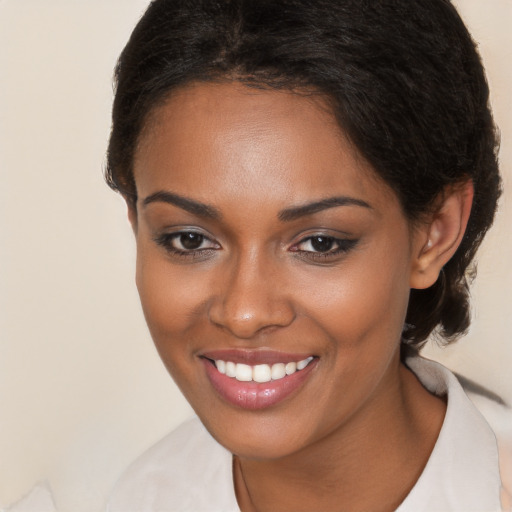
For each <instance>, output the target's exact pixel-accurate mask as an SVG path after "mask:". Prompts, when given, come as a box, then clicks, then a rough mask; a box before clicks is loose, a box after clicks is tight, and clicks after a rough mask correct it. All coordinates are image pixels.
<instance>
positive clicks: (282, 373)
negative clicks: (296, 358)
mask: <svg viewBox="0 0 512 512" xmlns="http://www.w3.org/2000/svg"><path fill="white" fill-rule="evenodd" d="M283 377H286V370H285V368H284V363H276V364H273V365H272V380H279V379H282V378H283Z"/></svg>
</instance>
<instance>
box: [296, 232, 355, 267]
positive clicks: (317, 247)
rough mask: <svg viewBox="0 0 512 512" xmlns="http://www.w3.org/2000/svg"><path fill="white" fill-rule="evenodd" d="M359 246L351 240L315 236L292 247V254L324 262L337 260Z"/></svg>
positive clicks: (304, 239)
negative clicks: (295, 253)
mask: <svg viewBox="0 0 512 512" xmlns="http://www.w3.org/2000/svg"><path fill="white" fill-rule="evenodd" d="M356 244H357V240H355V239H351V238H335V237H333V236H328V235H322V234H318V235H313V236H308V237H307V238H303V239H302V240H301V241H300V242H299V243H298V244H296V245H294V246H293V247H291V251H292V252H297V253H300V254H302V255H303V256H304V257H306V258H309V259H312V260H318V259H319V258H321V260H322V261H326V260H327V259H331V260H332V259H335V258H339V257H341V256H342V255H343V254H345V253H347V252H348V251H350V250H351V249H352V248H353V247H355V245H356Z"/></svg>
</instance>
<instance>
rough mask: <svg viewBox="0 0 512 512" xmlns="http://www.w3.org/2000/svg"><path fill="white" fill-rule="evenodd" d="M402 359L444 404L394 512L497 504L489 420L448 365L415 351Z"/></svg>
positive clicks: (493, 440) (496, 462) (487, 507)
mask: <svg viewBox="0 0 512 512" xmlns="http://www.w3.org/2000/svg"><path fill="white" fill-rule="evenodd" d="M406 365H407V366H408V367H409V368H410V369H411V371H412V372H413V373H414V374H415V375H416V377H417V378H418V379H419V381H420V382H421V383H422V385H423V386H424V387H425V388H426V389H428V390H429V391H430V392H431V393H433V394H436V395H439V396H444V397H445V398H446V402H447V409H446V413H445V418H444V422H443V425H442V428H441V431H440V433H439V436H438V439H437V442H436V445H435V447H434V450H433V451H432V453H431V456H430V458H429V460H428V462H427V465H426V466H425V468H424V470H423V473H422V475H421V476H420V478H419V480H418V482H417V483H416V486H415V487H414V488H413V489H412V491H411V493H410V494H409V496H408V497H407V499H406V500H405V501H404V503H403V504H402V506H401V507H400V508H399V510H400V512H406V511H414V512H418V511H422V512H423V511H425V512H426V511H430V510H454V511H455V510H464V511H468V512H469V511H474V512H477V511H482V510H489V511H491V510H493V511H495V510H500V503H499V501H500V486H501V479H500V472H499V458H498V449H497V446H496V433H495V432H494V431H493V429H492V428H491V426H490V425H489V422H488V421H487V420H486V419H485V418H484V416H483V415H482V413H481V412H480V411H479V410H478V409H477V407H476V406H475V405H474V404H473V403H472V402H471V400H470V398H468V396H467V394H466V392H465V391H464V389H463V387H462V386H461V384H460V382H459V380H458V379H457V377H456V376H455V375H454V374H453V373H452V372H451V371H450V370H448V369H447V368H445V367H444V366H442V365H441V364H439V363H436V362H434V361H429V360H426V359H423V358H421V357H412V358H408V359H407V360H406ZM496 405H498V404H496ZM499 407H501V406H499ZM502 412H503V413H505V414H506V410H503V411H502ZM432 489H436V490H437V491H436V493H432Z"/></svg>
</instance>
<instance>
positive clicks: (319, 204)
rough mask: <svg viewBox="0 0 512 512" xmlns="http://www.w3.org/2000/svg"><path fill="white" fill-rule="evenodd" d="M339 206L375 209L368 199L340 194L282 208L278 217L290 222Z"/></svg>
mask: <svg viewBox="0 0 512 512" xmlns="http://www.w3.org/2000/svg"><path fill="white" fill-rule="evenodd" d="M337 206H360V207H362V208H368V209H369V210H373V208H372V207H371V206H370V205H369V204H368V203H367V202H366V201H363V200H361V199H356V198H354V197H347V196H338V197H328V198H326V199H321V200H320V201H315V202H314V203H308V204H304V205H301V206H293V207H291V208H286V209H285V210H281V211H280V212H279V215H278V218H279V220H281V221H283V222H290V221H293V220H296V219H299V218H301V217H305V216H307V215H312V214H314V213H318V212H321V211H323V210H327V209H329V208H336V207H337Z"/></svg>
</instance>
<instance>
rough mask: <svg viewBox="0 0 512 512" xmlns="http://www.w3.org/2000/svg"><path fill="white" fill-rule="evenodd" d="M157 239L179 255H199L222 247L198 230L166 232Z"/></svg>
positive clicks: (167, 248) (158, 242) (159, 243)
mask: <svg viewBox="0 0 512 512" xmlns="http://www.w3.org/2000/svg"><path fill="white" fill-rule="evenodd" d="M155 241H156V243H157V244H158V245H160V246H162V247H163V248H164V249H165V250H167V251H168V252H170V253H171V254H175V255H178V256H194V255H196V256H197V255H199V254H205V253H207V252H210V251H212V250H217V249H220V245H219V244H218V243H217V242H214V241H213V240H210V239H209V238H208V237H206V236H205V235H203V234H202V233H197V232H196V231H179V232H177V233H164V234H163V235H160V236H158V237H156V238H155Z"/></svg>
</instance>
